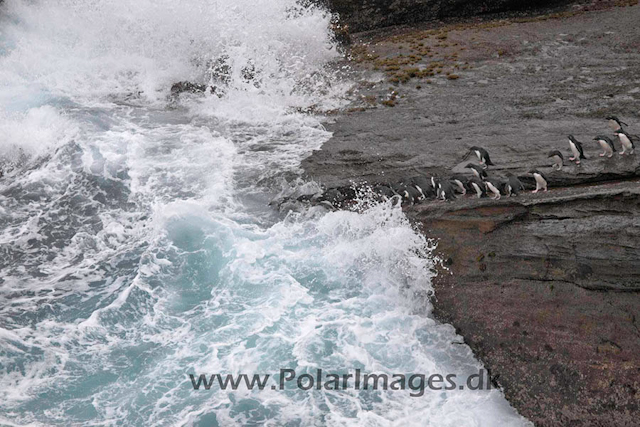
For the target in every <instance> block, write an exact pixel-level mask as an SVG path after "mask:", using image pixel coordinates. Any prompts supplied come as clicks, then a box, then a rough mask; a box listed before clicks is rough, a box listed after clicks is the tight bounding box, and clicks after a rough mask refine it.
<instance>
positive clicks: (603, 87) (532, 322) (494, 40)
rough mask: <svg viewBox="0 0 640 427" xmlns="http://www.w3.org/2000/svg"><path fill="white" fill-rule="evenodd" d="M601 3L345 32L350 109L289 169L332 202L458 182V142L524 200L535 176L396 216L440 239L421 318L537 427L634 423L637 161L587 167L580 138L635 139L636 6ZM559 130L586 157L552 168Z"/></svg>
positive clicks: (639, 126) (639, 234)
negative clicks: (385, 187) (457, 341)
mask: <svg viewBox="0 0 640 427" xmlns="http://www.w3.org/2000/svg"><path fill="white" fill-rule="evenodd" d="M631 3H634V2H631ZM625 4H626V3H625ZM616 5H620V4H617V3H615V2H614V3H607V2H600V3H599V2H596V3H592V4H587V5H584V4H583V5H576V6H572V7H569V8H568V9H566V10H565V11H561V12H557V11H554V14H552V15H549V14H546V15H542V16H530V15H527V16H516V17H508V18H505V17H500V18H501V19H498V20H495V19H493V20H492V19H487V18H483V19H473V20H470V21H464V22H449V23H442V22H440V23H434V22H430V23H424V24H418V25H417V26H415V27H413V28H407V27H402V28H393V29H388V30H385V31H384V33H381V32H374V33H368V34H360V35H355V36H353V37H352V41H353V45H352V47H351V58H352V60H351V61H349V63H350V64H351V66H352V67H353V69H354V72H355V73H356V75H358V76H360V85H359V87H358V90H357V92H355V93H354V94H353V97H354V102H353V103H352V105H351V106H350V107H349V108H347V109H345V110H344V111H341V112H337V113H336V114H333V115H330V116H328V118H327V122H328V123H327V128H328V129H329V130H331V131H332V132H333V138H332V139H331V140H329V141H328V142H327V143H326V144H325V145H324V146H323V147H322V149H321V150H319V151H317V152H314V153H313V154H312V155H311V156H310V157H309V158H308V159H306V160H305V162H304V164H303V167H304V169H305V170H306V172H307V174H308V175H309V176H310V177H311V178H313V179H315V180H316V181H318V182H320V183H322V184H323V185H324V186H325V187H326V188H327V189H329V191H328V192H327V193H325V194H328V195H330V197H326V198H327V199H329V201H333V202H334V204H340V203H342V202H344V201H345V199H348V198H349V197H350V196H351V194H352V190H349V188H350V187H351V186H352V185H353V183H357V184H363V183H366V184H376V183H383V184H384V183H392V182H396V181H402V180H406V179H407V178H409V177H411V176H414V175H416V174H417V173H420V174H422V175H424V176H439V177H446V176H449V175H450V174H452V173H464V172H465V170H464V165H465V164H466V162H464V161H463V158H464V155H465V154H466V153H467V152H468V150H469V147H471V146H474V145H479V146H482V147H485V148H487V149H488V150H489V152H490V153H491V155H492V159H493V162H494V163H495V164H496V166H494V167H491V168H489V174H490V176H493V177H497V178H503V177H504V176H505V174H506V173H507V172H511V173H513V174H515V175H517V176H519V177H521V179H522V180H523V182H525V184H526V185H527V186H529V187H531V185H532V183H533V181H532V179H531V176H530V174H528V171H529V170H530V169H531V168H538V169H540V170H542V171H544V173H545V174H546V175H547V176H548V178H549V183H550V191H549V192H548V193H539V194H531V193H529V192H527V193H526V194H522V195H520V196H518V197H512V198H506V197H503V198H502V199H501V200H498V201H494V200H491V199H487V198H483V199H476V198H474V197H472V196H466V197H461V196H459V197H458V198H457V199H456V200H454V201H452V202H438V201H435V200H428V201H425V202H423V203H419V204H415V205H407V206H405V207H404V209H405V211H406V214H407V215H408V217H409V218H411V219H412V220H413V221H414V223H415V224H416V226H417V227H419V228H420V229H421V230H423V232H424V233H425V235H426V236H427V237H430V238H435V239H438V242H439V243H438V251H439V252H440V256H441V257H442V259H443V260H444V262H443V266H442V269H441V271H440V272H439V275H438V277H437V278H436V280H435V281H434V288H435V299H434V313H435V315H436V316H437V317H438V318H440V319H441V320H443V321H446V322H448V323H451V324H453V325H454V326H455V327H456V328H457V330H458V332H459V333H460V334H461V335H462V336H463V337H464V338H465V341H466V342H467V343H468V344H469V345H470V347H471V348H472V349H473V350H474V352H475V354H476V355H477V356H478V357H479V358H480V359H481V360H482V361H483V363H484V364H485V366H486V367H487V368H489V369H491V371H492V372H493V373H494V374H497V375H498V378H497V382H498V383H499V384H500V386H501V387H502V388H503V390H504V393H505V395H506V397H507V398H508V399H509V401H510V402H511V403H512V404H513V405H514V407H515V408H516V409H517V410H518V411H519V412H520V413H521V414H522V415H524V416H525V417H527V418H528V419H530V420H531V421H533V422H534V423H535V424H536V425H540V426H557V425H575V426H587V425H589V426H591V425H596V426H610V425H616V426H627V425H628V426H631V425H636V420H635V415H636V414H637V413H638V411H639V410H640V407H639V404H638V402H639V400H640V394H639V390H640V380H638V378H640V377H639V375H638V374H639V373H640V329H639V325H638V319H637V316H638V314H640V263H639V262H638V260H640V152H636V154H635V155H632V156H619V155H618V154H615V155H614V157H612V158H601V157H599V155H598V154H599V153H600V152H601V150H600V148H599V146H598V145H597V143H596V142H595V141H593V137H594V136H595V135H598V134H603V133H604V134H608V133H611V131H610V130H608V129H607V123H606V120H604V118H605V117H606V116H607V115H610V114H615V115H618V116H620V117H623V118H625V119H626V121H627V122H628V123H629V124H630V125H631V126H630V128H629V130H630V131H631V132H632V133H635V134H640V107H639V106H640V102H639V101H640V26H638V25H637V22H640V6H637V5H632V6H626V7H615V6H616ZM569 134H574V135H576V137H578V139H579V140H581V141H583V142H584V144H585V151H586V152H587V156H588V157H589V158H588V159H587V160H585V161H583V162H582V164H581V165H579V166H578V165H575V164H569V163H568V162H567V163H566V166H565V167H564V168H563V170H562V171H554V170H553V169H552V168H551V164H552V162H551V161H550V160H549V159H548V158H547V152H548V151H549V150H552V149H557V150H561V151H562V152H564V153H565V159H566V158H567V157H568V156H569V151H568V141H567V139H566V136H567V135H569ZM618 145H619V144H618ZM338 191H340V193H336V192H338ZM336 194H340V198H341V201H336V200H335V198H336ZM332 197H333V199H334V200H331V198H332ZM326 201H327V200H325V202H326ZM336 202H337V203H336Z"/></svg>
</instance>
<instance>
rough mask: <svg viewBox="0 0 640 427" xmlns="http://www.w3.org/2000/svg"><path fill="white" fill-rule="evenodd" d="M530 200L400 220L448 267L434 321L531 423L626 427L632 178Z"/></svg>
mask: <svg viewBox="0 0 640 427" xmlns="http://www.w3.org/2000/svg"><path fill="white" fill-rule="evenodd" d="M604 187H606V188H604ZM532 197H533V196H529V195H525V196H520V197H517V198H512V199H510V200H509V202H504V203H502V202H489V201H487V202H486V203H483V204H481V205H478V204H477V203H471V202H461V203H455V204H454V203H447V204H443V203H438V204H433V203H431V204H425V205H422V206H419V207H414V208H413V209H412V210H411V211H410V212H409V215H410V216H411V217H412V218H414V219H415V220H416V222H417V223H419V224H420V225H421V227H422V229H423V230H424V232H425V234H426V235H427V236H430V237H435V238H438V240H439V247H438V249H439V251H440V252H441V253H442V256H443V257H446V258H445V259H446V261H445V264H446V265H448V268H449V270H448V271H445V270H444V269H443V270H442V271H441V272H440V277H439V280H438V281H437V282H436V284H435V291H436V301H435V302H434V307H435V314H436V315H437V316H438V317H440V318H441V319H442V320H445V321H449V322H452V323H453V324H454V325H455V326H456V327H457V330H458V333H460V334H461V335H463V336H464V337H465V341H466V342H468V343H469V345H470V346H471V347H472V348H473V349H474V351H475V353H476V355H478V357H479V358H480V359H481V360H483V361H484V363H485V365H486V367H487V368H488V369H490V370H491V371H492V372H494V373H497V374H499V375H500V377H499V378H498V383H499V384H500V385H501V386H502V387H503V390H504V393H505V395H506V397H507V398H508V399H509V401H510V402H511V403H512V404H513V405H514V406H515V407H516V408H518V409H519V411H520V412H521V413H522V414H523V415H524V416H526V417H527V418H529V419H530V420H532V421H534V422H535V423H536V425H541V426H557V425H578V426H583V425H584V426H586V425H603V426H604V425H616V426H631V425H634V422H635V420H634V419H633V416H632V415H630V414H633V413H637V412H638V411H639V410H640V406H639V404H638V403H639V399H638V397H639V396H638V391H639V389H638V385H639V381H638V373H639V368H640V365H639V364H638V362H639V361H640V356H638V355H639V354H640V329H639V325H638V319H637V316H638V315H639V314H640V294H639V292H640V265H639V264H640V263H638V260H639V259H640V219H639V218H640V180H634V181H627V182H619V183H611V184H608V185H607V186H601V185H593V186H588V187H583V188H580V189H579V191H578V189H575V188H569V189H560V190H555V191H553V194H552V195H551V194H546V195H544V196H536V197H535V198H532Z"/></svg>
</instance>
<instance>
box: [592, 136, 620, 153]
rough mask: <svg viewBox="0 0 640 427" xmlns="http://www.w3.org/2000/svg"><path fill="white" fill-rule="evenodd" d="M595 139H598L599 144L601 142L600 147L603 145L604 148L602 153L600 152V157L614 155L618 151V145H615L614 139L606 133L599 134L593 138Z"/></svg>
mask: <svg viewBox="0 0 640 427" xmlns="http://www.w3.org/2000/svg"><path fill="white" fill-rule="evenodd" d="M593 140H594V141H598V144H600V147H602V149H603V150H604V151H603V152H602V154H600V157H604V156H607V157H611V156H613V153H615V151H616V146H615V145H613V141H612V140H611V138H609V137H608V136H604V135H598V136H596V137H595V138H593Z"/></svg>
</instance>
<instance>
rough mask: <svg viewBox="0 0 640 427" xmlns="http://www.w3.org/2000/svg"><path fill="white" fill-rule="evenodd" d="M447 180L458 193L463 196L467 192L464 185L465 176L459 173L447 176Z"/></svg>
mask: <svg viewBox="0 0 640 427" xmlns="http://www.w3.org/2000/svg"><path fill="white" fill-rule="evenodd" d="M449 181H450V182H451V183H452V184H453V185H454V189H456V190H458V192H459V193H460V194H462V195H463V196H464V195H465V194H467V187H466V186H465V184H466V183H467V178H465V177H464V176H461V175H454V176H452V177H451V178H449Z"/></svg>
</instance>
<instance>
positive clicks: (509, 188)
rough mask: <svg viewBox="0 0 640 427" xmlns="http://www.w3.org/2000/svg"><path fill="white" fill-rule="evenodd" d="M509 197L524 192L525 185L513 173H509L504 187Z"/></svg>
mask: <svg viewBox="0 0 640 427" xmlns="http://www.w3.org/2000/svg"><path fill="white" fill-rule="evenodd" d="M504 190H505V193H507V197H511V196H517V195H518V194H520V192H521V191H524V185H522V182H520V180H519V179H518V178H517V177H516V176H515V175H514V174H512V173H511V172H507V183H506V184H505V186H504Z"/></svg>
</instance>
